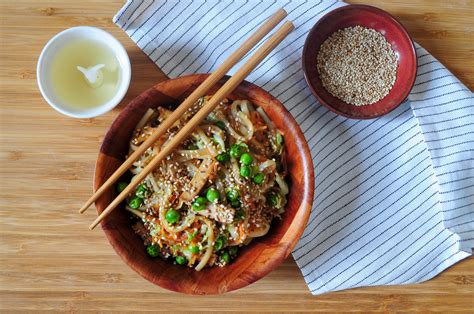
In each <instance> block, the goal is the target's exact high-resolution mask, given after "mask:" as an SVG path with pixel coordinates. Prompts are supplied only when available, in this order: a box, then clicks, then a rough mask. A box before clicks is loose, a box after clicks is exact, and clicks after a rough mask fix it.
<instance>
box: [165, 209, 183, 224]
mask: <svg viewBox="0 0 474 314" xmlns="http://www.w3.org/2000/svg"><path fill="white" fill-rule="evenodd" d="M165 218H166V221H168V222H169V223H170V224H174V223H175V222H177V221H178V220H179V218H180V214H179V213H178V211H176V210H174V209H170V210H168V211H167V212H166V214H165Z"/></svg>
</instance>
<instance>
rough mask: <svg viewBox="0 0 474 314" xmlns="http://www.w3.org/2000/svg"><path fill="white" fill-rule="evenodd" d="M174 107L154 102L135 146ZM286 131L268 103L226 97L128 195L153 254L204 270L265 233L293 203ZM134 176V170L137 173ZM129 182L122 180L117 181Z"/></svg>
mask: <svg viewBox="0 0 474 314" xmlns="http://www.w3.org/2000/svg"><path fill="white" fill-rule="evenodd" d="M209 98H210V97H209V96H206V97H202V98H201V99H200V100H199V101H198V102H197V103H196V104H195V105H194V106H193V107H192V108H191V109H190V110H189V111H188V112H187V113H186V114H185V115H184V116H183V117H182V119H181V120H180V121H177V122H176V123H175V124H174V125H173V127H172V128H170V129H169V130H168V131H167V133H166V134H164V135H163V136H162V137H161V138H160V139H159V140H158V141H157V142H156V143H155V144H154V146H152V147H150V148H149V149H148V150H147V151H146V152H145V153H144V154H143V155H142V156H141V157H140V158H139V159H138V160H137V161H136V162H135V163H134V164H133V167H132V168H131V172H132V174H133V175H137V174H138V173H140V172H141V171H142V169H143V168H144V167H145V166H146V165H147V164H148V163H149V162H150V160H151V159H152V158H153V157H154V156H155V155H156V154H157V153H158V152H159V151H160V149H161V147H163V146H164V145H166V144H167V142H168V141H170V139H171V138H172V137H173V135H174V134H176V133H177V132H178V131H179V130H180V128H182V127H183V126H184V125H185V123H186V122H187V121H189V119H190V118H191V117H192V116H193V115H194V113H195V112H197V111H198V110H199V109H200V108H201V107H202V106H203V105H204V103H205V102H206V101H208V99H209ZM170 113H171V111H169V110H167V109H165V108H161V107H158V108H156V109H153V110H152V109H149V110H148V111H147V112H146V113H145V115H144V116H143V118H142V120H141V121H140V122H139V123H138V125H137V129H136V130H135V133H134V135H133V138H132V140H131V142H130V153H131V152H133V151H134V150H135V149H137V147H138V146H139V145H140V144H141V143H142V142H144V141H145V140H146V139H147V138H148V137H149V136H150V135H151V134H152V133H153V131H154V130H155V129H156V127H157V126H158V125H159V124H160V123H161V122H162V121H163V120H164V119H166V118H167V117H168V116H169V115H170ZM283 142H284V139H283V134H282V133H281V132H280V131H279V130H278V129H277V128H276V127H275V126H274V125H273V123H272V122H271V121H270V119H269V118H268V116H267V115H266V114H265V112H264V111H263V110H262V109H261V108H255V107H254V106H253V105H252V104H251V103H250V102H249V101H247V100H234V101H232V100H224V101H223V102H221V103H220V104H219V105H218V106H217V107H216V109H215V110H214V111H213V112H212V113H211V114H210V115H209V116H208V117H207V118H206V120H205V121H203V122H202V123H201V124H200V125H199V127H198V128H197V129H196V130H195V131H194V133H193V134H192V135H191V136H190V137H189V138H188V139H187V140H186V141H185V142H184V143H182V144H181V145H180V147H179V148H178V149H177V150H175V151H174V152H173V153H172V154H170V155H169V156H168V157H167V158H166V159H165V160H164V161H163V162H162V163H161V164H160V166H159V167H158V168H157V169H155V170H154V171H153V172H152V173H150V174H149V175H148V176H147V177H146V179H145V180H144V181H143V182H141V183H140V184H139V185H138V186H137V188H136V190H135V192H134V193H133V194H132V195H129V197H128V198H127V205H126V209H127V210H128V211H130V212H131V213H133V215H134V216H135V217H136V218H137V221H136V223H135V224H134V226H133V228H134V230H135V231H136V232H137V233H138V234H139V235H140V236H141V237H142V239H143V241H144V244H145V246H146V248H147V252H148V254H149V255H150V256H152V257H158V256H159V257H162V258H165V259H173V260H174V262H175V263H177V264H180V265H187V266H189V267H194V268H195V269H196V270H198V271H199V270H201V269H203V268H204V267H206V266H215V265H217V266H224V265H227V264H228V263H230V262H231V260H232V259H234V258H235V257H236V256H237V252H238V248H239V247H240V246H243V245H247V244H248V243H250V241H251V240H252V239H253V238H256V237H261V236H264V235H265V234H266V233H267V232H268V230H269V229H270V224H271V221H272V219H273V218H275V217H277V218H280V215H281V214H282V213H283V212H284V208H285V205H286V195H287V194H288V192H289V191H288V185H287V183H286V181H285V177H286V164H285V150H284V143H283ZM132 180H133V178H132ZM123 184H124V183H121V184H119V185H118V186H117V187H118V188H119V189H120V186H121V185H123Z"/></svg>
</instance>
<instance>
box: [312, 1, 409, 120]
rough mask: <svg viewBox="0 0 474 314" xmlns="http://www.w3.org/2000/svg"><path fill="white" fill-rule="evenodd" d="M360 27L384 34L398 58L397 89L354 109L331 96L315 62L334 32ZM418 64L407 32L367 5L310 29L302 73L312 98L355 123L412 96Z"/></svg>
mask: <svg viewBox="0 0 474 314" xmlns="http://www.w3.org/2000/svg"><path fill="white" fill-rule="evenodd" d="M357 25H360V26H362V27H367V28H372V29H375V30H376V31H379V32H380V33H382V34H383V35H384V36H385V38H386V39H387V41H388V42H389V43H390V44H391V45H392V48H393V50H394V51H395V53H396V55H397V57H398V69H397V78H396V81H395V85H394V86H393V88H392V89H391V91H390V93H389V94H388V95H387V96H385V97H384V98H383V99H381V100H380V101H378V102H376V103H374V104H371V105H365V106H354V105H350V104H347V103H345V102H343V101H342V100H340V99H338V98H336V97H334V96H332V95H331V94H330V93H329V92H328V91H326V89H325V88H324V87H323V85H322V82H321V79H320V78H319V73H318V69H317V68H316V60H317V56H318V52H319V48H320V46H321V44H322V43H323V42H324V41H325V40H326V39H327V38H328V37H329V36H330V35H331V34H332V33H334V32H336V31H337V30H339V29H343V28H346V27H352V26H357ZM416 69H417V60H416V51H415V47H414V46H413V41H412V40H411V38H410V35H408V33H407V31H406V30H405V28H404V27H403V26H402V25H401V24H400V23H399V22H398V21H397V20H396V19H395V18H394V17H393V16H391V15H390V14H388V13H387V12H385V11H383V10H381V9H378V8H375V7H372V6H368V5H347V6H344V7H341V8H338V9H336V10H334V11H331V12H329V13H328V14H326V15H325V16H323V17H322V18H321V19H320V20H319V21H318V23H316V25H315V26H314V27H313V28H312V29H311V31H310V32H309V34H308V37H307V38H306V42H305V45H304V49H303V71H304V76H305V79H306V82H307V83H308V85H309V87H310V89H311V91H312V93H313V95H314V96H315V97H316V98H317V99H318V100H319V102H320V103H321V104H322V105H324V106H326V107H327V108H328V109H329V110H331V111H333V112H335V113H337V114H340V115H342V116H345V117H348V118H353V119H371V118H375V117H378V116H381V115H384V114H386V113H388V112H390V111H392V110H393V109H395V108H396V107H398V105H400V104H401V103H402V102H403V101H404V100H405V99H406V98H407V96H408V94H409V93H410V91H411V89H412V87H413V83H414V82H415V78H416Z"/></svg>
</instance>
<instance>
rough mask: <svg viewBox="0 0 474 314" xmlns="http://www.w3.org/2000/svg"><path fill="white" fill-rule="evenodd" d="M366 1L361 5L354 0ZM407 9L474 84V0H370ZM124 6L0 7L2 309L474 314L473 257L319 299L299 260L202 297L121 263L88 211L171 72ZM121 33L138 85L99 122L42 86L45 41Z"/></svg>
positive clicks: (426, 42)
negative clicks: (145, 104) (63, 109)
mask: <svg viewBox="0 0 474 314" xmlns="http://www.w3.org/2000/svg"><path fill="white" fill-rule="evenodd" d="M351 2H353V3H355V2H357V3H360V2H362V1H351ZM364 3H367V4H373V5H377V6H379V7H381V8H383V9H385V10H387V11H388V12H390V13H392V14H394V15H395V16H397V17H398V18H399V19H400V20H401V22H402V23H403V24H404V25H405V26H406V27H407V28H408V30H409V32H410V33H411V35H412V36H413V37H414V38H415V40H417V41H418V42H419V43H420V44H421V45H423V46H424V47H425V48H427V49H428V50H429V51H430V52H431V53H432V54H434V55H435V56H436V57H437V58H438V59H439V60H440V61H441V62H443V63H444V64H445V65H446V66H447V67H448V68H449V69H450V70H451V71H453V72H454V74H456V75H457V76H458V77H459V78H460V79H461V81H463V82H464V83H465V84H466V85H467V86H468V87H469V88H470V89H471V90H472V89H473V88H474V64H473V52H474V44H473V43H474V40H473V31H474V26H473V22H472V21H471V20H470V19H471V18H472V16H473V15H474V14H473V13H474V9H473V2H472V1H469V0H454V1H446V0H436V1H433V0H423V1H412V0H403V1H393V2H392V1H376V0H368V1H364ZM122 4H123V1H108V0H101V1H84V0H82V1H74V2H73V1H66V0H62V1H34V0H31V1H22V0H16V1H12V0H9V1H5V0H3V1H1V2H0V21H1V29H0V40H1V42H0V69H1V72H0V97H1V98H0V110H1V113H0V119H1V121H0V126H1V130H0V137H1V139H0V140H1V151H0V182H1V183H0V184H1V185H0V207H1V211H0V215H1V216H0V217H1V219H0V235H1V236H0V254H1V256H0V271H1V275H0V311H2V312H5V311H12V310H20V311H24V310H30V311H32V310H44V311H51V310H58V311H74V312H76V311H98V310H102V311H132V310H136V311H156V310H163V311H165V310H166V311H182V312H188V311H191V310H196V311H208V310H219V311H224V310H234V311H245V312H247V311H254V312H262V311H272V312H278V311H326V312H327V311H331V310H333V311H356V310H360V311H364V312H367V311H413V310H424V311H426V310H430V311H442V312H446V313H447V312H454V311H465V312H469V311H471V312H472V311H474V258H469V259H467V260H464V261H462V262H460V263H458V264H457V265H455V266H453V267H451V268H450V269H448V270H447V271H445V272H443V273H442V274H441V275H439V276H437V277H436V278H434V279H432V280H430V281H428V282H425V283H422V284H417V285H410V286H393V287H370V288H360V289H354V290H349V291H343V292H336V293H328V294H325V295H322V296H312V295H311V294H310V293H309V291H308V290H307V287H306V285H305V283H304V281H303V277H302V276H301V274H300V272H299V270H298V268H297V267H296V265H295V262H294V261H293V259H292V258H288V259H287V260H286V261H285V262H284V263H283V265H281V266H280V267H279V268H278V269H277V270H275V271H274V272H272V273H271V274H270V275H269V276H267V277H266V278H264V279H262V280H261V281H259V282H257V283H255V284H253V285H251V286H249V287H247V288H244V289H242V290H240V291H237V292H233V293H229V294H226V295H223V296H219V297H215V296H205V297H192V296H185V295H180V294H177V293H172V292H169V291H166V290H164V289H161V288H159V287H156V286H153V285H152V284H150V283H149V282H147V281H145V280H144V279H142V278H141V277H140V276H139V275H137V274H136V273H134V272H133V271H132V270H130V269H129V268H128V267H127V266H126V265H125V264H124V263H123V262H122V261H121V260H120V258H118V257H117V256H116V255H115V253H114V251H113V250H112V248H111V247H110V246H109V244H108V242H107V240H106V239H105V237H104V234H103V233H102V231H101V230H100V228H99V229H97V230H95V231H89V230H88V229H87V226H88V225H89V223H90V222H91V221H92V220H93V218H94V215H95V211H94V209H92V210H90V211H89V212H88V213H87V214H85V215H82V216H81V215H78V214H77V209H78V208H79V207H80V205H82V203H83V202H84V201H85V200H86V199H87V197H88V196H89V195H90V193H91V190H92V175H93V171H94V163H95V159H96V156H97V153H98V149H99V145H100V143H101V140H102V138H103V136H104V134H105V132H106V130H107V128H108V126H109V125H110V124H111V122H112V121H113V119H114V118H115V117H116V116H117V114H118V113H119V112H120V110H121V109H122V108H123V106H124V105H125V104H126V103H128V102H129V101H130V100H131V99H132V98H134V97H135V96H137V95H138V94H139V93H140V92H142V91H143V90H145V89H147V88H148V87H150V86H152V85H153V84H155V83H157V82H159V81H161V80H163V79H165V76H164V75H163V73H161V72H160V71H159V69H157V68H156V67H155V66H153V64H152V63H151V62H150V61H149V60H148V59H147V57H146V56H145V55H144V54H143V53H142V52H141V51H140V50H139V49H138V48H137V47H136V46H135V45H134V44H133V42H132V41H131V40H130V39H129V38H128V37H127V36H126V34H125V33H123V32H122V31H121V30H120V29H119V28H118V27H116V26H115V25H114V24H113V23H112V21H111V18H112V16H113V15H114V14H115V13H116V12H117V10H118V9H119V8H120V7H121V5H122ZM78 25H92V26H98V27H101V28H103V29H106V30H107V31H109V32H111V33H112V34H113V35H114V36H116V37H117V38H118V39H119V40H120V41H121V42H122V43H123V44H124V45H125V47H126V48H127V51H128V53H129V55H130V59H131V62H132V67H133V80H132V84H131V86H130V90H129V92H128V94H127V96H126V98H125V100H124V101H123V102H122V104H121V105H120V106H119V107H118V108H116V109H115V110H113V111H112V112H110V113H108V114H105V115H104V116H101V117H99V118H94V119H72V118H67V117H65V116H62V115H60V114H59V113H57V112H56V111H54V110H53V109H51V108H50V107H49V106H48V105H47V104H46V103H45V101H44V100H43V99H42V98H41V96H40V94H39V91H38V88H37V85H36V73H35V69H36V61H37V59H38V55H39V53H40V51H41V48H42V47H43V45H44V44H45V43H46V41H47V40H48V39H49V38H50V37H51V36H53V35H54V34H56V33H57V32H59V31H61V30H63V29H65V28H68V27H72V26H78Z"/></svg>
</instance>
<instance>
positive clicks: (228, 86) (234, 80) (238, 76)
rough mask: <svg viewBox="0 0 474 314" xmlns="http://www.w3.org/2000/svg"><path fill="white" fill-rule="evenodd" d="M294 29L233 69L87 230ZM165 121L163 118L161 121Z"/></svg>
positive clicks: (287, 25)
mask: <svg viewBox="0 0 474 314" xmlns="http://www.w3.org/2000/svg"><path fill="white" fill-rule="evenodd" d="M293 29H294V26H293V23H291V22H285V23H284V24H283V25H282V26H281V27H280V28H279V29H278V30H277V31H276V32H275V33H274V34H273V35H272V36H271V37H270V38H269V39H268V40H267V41H266V42H265V43H264V44H263V45H262V46H261V47H260V48H259V49H258V50H257V51H256V52H255V53H254V54H253V55H252V56H251V57H250V58H249V59H248V61H247V62H245V64H244V65H243V66H242V67H241V68H240V69H239V70H237V72H236V73H235V74H234V75H233V76H232V77H231V78H230V79H229V80H228V81H227V82H226V83H225V84H224V85H223V86H222V87H221V88H220V89H219V90H218V91H217V92H216V93H215V94H214V95H213V96H212V97H211V99H210V100H209V101H208V102H207V103H206V104H205V105H204V107H202V108H201V109H200V110H199V111H198V112H197V113H196V114H195V115H194V116H193V117H192V118H191V120H189V122H188V123H186V125H185V126H184V127H183V128H182V129H181V130H180V131H179V132H178V133H177V134H176V135H175V137H174V138H173V139H172V140H171V141H170V142H169V143H168V144H167V145H166V146H165V147H164V148H163V149H162V150H161V151H160V152H159V153H158V155H156V156H155V157H154V158H153V159H152V160H151V162H150V163H149V164H148V165H147V166H146V167H145V168H144V169H143V170H142V171H141V172H140V173H139V174H138V175H136V177H135V178H134V180H133V181H132V182H130V184H129V185H127V187H126V188H125V189H124V190H123V191H122V192H121V193H120V194H119V195H118V196H117V197H116V198H115V199H114V200H113V201H112V202H111V203H110V204H109V206H107V208H106V209H104V211H103V212H102V213H101V214H100V215H99V216H98V217H97V219H96V220H94V222H93V223H92V224H91V225H90V227H89V229H91V230H92V229H94V228H95V227H96V226H97V225H98V224H99V222H101V221H102V219H104V218H105V217H107V215H109V214H110V213H111V212H112V210H114V208H115V207H117V205H119V204H120V202H122V201H123V200H124V199H125V198H126V197H127V195H128V194H129V193H130V192H132V190H133V189H134V188H135V186H137V185H138V184H139V183H140V182H142V181H143V179H145V177H146V176H147V175H148V174H149V173H150V172H151V171H153V169H155V168H156V166H158V164H159V163H160V162H161V161H162V160H163V159H164V158H165V157H166V156H167V155H168V154H169V153H171V151H172V150H174V149H175V148H176V147H177V146H178V145H179V144H180V143H181V142H182V141H183V140H185V139H186V138H187V137H188V136H189V135H190V134H191V133H192V131H193V130H194V128H196V127H197V126H198V125H199V123H201V121H203V120H204V119H205V118H206V117H207V116H208V115H209V113H211V112H212V110H214V108H215V107H216V106H217V105H218V104H219V103H220V102H221V101H222V100H223V99H224V98H225V97H227V96H228V95H229V94H230V93H231V92H232V91H233V90H234V89H235V88H236V87H237V86H238V85H239V84H240V83H241V82H242V81H243V80H244V79H245V78H246V77H247V75H249V73H250V72H252V70H253V69H254V68H255V67H256V66H257V65H258V64H259V63H260V62H262V60H263V59H264V58H265V57H266V56H267V55H268V54H269V53H270V52H271V51H272V50H273V49H274V48H275V47H276V46H277V45H278V44H279V43H280V42H282V41H283V39H284V38H285V37H286V36H287V35H288V34H289V33H290V32H291V31H292V30H293ZM165 121H166V120H165Z"/></svg>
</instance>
